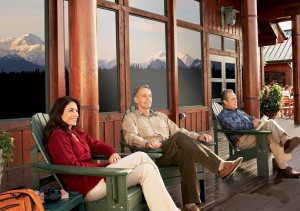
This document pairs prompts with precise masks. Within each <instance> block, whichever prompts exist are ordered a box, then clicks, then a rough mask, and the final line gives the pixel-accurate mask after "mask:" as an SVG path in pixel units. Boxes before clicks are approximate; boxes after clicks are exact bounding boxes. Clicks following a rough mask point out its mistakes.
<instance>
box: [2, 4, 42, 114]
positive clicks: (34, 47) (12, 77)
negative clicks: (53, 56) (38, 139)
mask: <svg viewBox="0 0 300 211" xmlns="http://www.w3.org/2000/svg"><path fill="white" fill-rule="evenodd" d="M0 28H1V31H0V90H1V91H0V96H1V103H0V119H11V118H26V117H31V116H32V115H33V114H34V113H36V112H45V42H44V37H45V35H44V28H45V26H44V1H41V0H27V1H20V0H10V1H1V7H0Z"/></svg>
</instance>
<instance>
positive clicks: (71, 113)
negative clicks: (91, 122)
mask: <svg viewBox="0 0 300 211" xmlns="http://www.w3.org/2000/svg"><path fill="white" fill-rule="evenodd" d="M78 117H79V114H78V108H77V104H76V103H75V102H70V103H69V104H68V105H67V106H66V107H65V110H64V113H63V114H62V115H61V119H62V120H63V121H64V122H65V123H67V124H68V125H69V128H70V129H71V128H72V126H75V125H76V124H77V120H78Z"/></svg>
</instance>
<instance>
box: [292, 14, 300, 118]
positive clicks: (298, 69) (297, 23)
mask: <svg viewBox="0 0 300 211" xmlns="http://www.w3.org/2000/svg"><path fill="white" fill-rule="evenodd" d="M292 49H293V87H294V123H295V124H300V111H299V108H300V80H299V79H300V15H295V16H293V17H292Z"/></svg>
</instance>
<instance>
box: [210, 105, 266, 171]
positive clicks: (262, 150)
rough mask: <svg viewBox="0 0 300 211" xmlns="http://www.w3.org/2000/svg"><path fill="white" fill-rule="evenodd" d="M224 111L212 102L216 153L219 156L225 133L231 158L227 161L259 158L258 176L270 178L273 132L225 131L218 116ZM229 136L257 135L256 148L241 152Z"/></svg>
mask: <svg viewBox="0 0 300 211" xmlns="http://www.w3.org/2000/svg"><path fill="white" fill-rule="evenodd" d="M222 110H223V106H221V105H220V104H218V103H216V102H212V113H213V116H214V121H213V130H214V140H215V142H216V146H215V153H216V154H218V139H219V133H223V134H224V135H225V137H226V139H227V141H228V143H229V158H228V159H227V160H235V159H237V158H238V157H243V162H245V161H249V160H251V159H254V158H257V175H258V176H261V177H269V176H270V172H271V167H272V165H271V161H270V156H269V155H270V148H269V145H268V135H269V134H270V133H271V131H258V130H228V129H223V128H222V127H221V124H220V122H219V119H218V115H219V113H220V112H221V111H222ZM229 134H249V135H255V136H256V147H253V148H249V149H244V150H239V149H238V148H237V147H236V145H235V144H234V143H233V142H232V141H231V139H230V138H229V137H228V135H229Z"/></svg>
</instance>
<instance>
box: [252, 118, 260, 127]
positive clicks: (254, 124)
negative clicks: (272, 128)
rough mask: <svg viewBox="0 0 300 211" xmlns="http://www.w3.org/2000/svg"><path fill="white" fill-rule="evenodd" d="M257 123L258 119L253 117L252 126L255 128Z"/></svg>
mask: <svg viewBox="0 0 300 211" xmlns="http://www.w3.org/2000/svg"><path fill="white" fill-rule="evenodd" d="M259 123H260V120H259V119H254V120H253V127H254V128H257V127H258V125H259Z"/></svg>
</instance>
